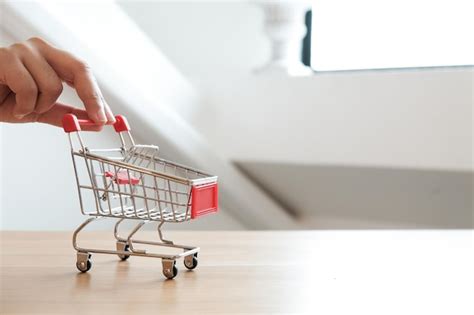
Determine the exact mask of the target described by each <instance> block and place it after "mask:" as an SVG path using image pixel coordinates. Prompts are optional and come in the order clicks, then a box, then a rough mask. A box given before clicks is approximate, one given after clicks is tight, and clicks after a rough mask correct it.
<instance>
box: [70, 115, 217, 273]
mask: <svg viewBox="0 0 474 315" xmlns="http://www.w3.org/2000/svg"><path fill="white" fill-rule="evenodd" d="M90 125H94V123H93V122H92V121H90V120H81V119H77V117H76V116H75V115H72V114H66V115H65V116H64V118H63V128H64V131H65V132H66V133H67V134H68V139H69V144H70V148H71V156H72V160H73V166H74V172H75V175H76V184H77V190H78V195H79V204H80V209H81V213H82V214H83V215H86V216H89V218H88V219H86V220H85V221H84V222H83V223H82V224H81V225H79V227H78V228H77V229H76V230H75V231H74V233H73V237H72V244H73V247H74V249H75V250H76V252H77V258H76V267H77V268H78V269H79V271H81V272H87V271H89V269H90V268H91V266H92V262H91V254H92V253H97V254H112V255H117V256H118V257H119V258H120V259H121V260H126V259H128V258H129V257H130V256H142V257H152V258H161V260H162V267H163V274H164V276H165V277H166V278H168V279H173V278H174V277H175V276H176V275H177V273H178V270H177V267H176V260H177V259H180V258H183V260H184V265H185V267H186V268H188V269H190V270H192V269H194V268H196V266H197V263H198V260H197V255H198V252H199V251H200V248H199V247H196V246H189V245H179V244H175V243H174V242H173V241H171V240H167V239H165V238H164V237H163V232H162V226H163V225H164V223H182V222H186V221H189V220H191V219H195V218H197V217H199V216H201V215H205V214H208V213H213V212H217V211H218V200H217V194H218V191H217V176H212V175H209V174H207V173H204V172H202V171H199V170H196V169H193V168H189V167H186V166H184V165H181V164H178V163H174V162H170V161H168V160H165V159H162V158H160V157H158V152H159V148H158V147H157V146H154V145H137V144H135V141H134V139H133V137H132V135H131V133H130V126H129V124H128V122H127V120H126V119H125V117H123V116H120V115H119V116H116V123H115V124H114V129H115V131H116V132H117V133H118V135H119V137H120V142H121V146H120V147H119V148H113V149H90V148H88V147H87V146H85V144H84V140H83V138H82V137H81V134H80V132H81V131H82V130H81V126H90ZM73 134H75V135H76V136H77V137H76V139H77V141H74V139H73V137H72V135H73ZM124 135H125V136H126V137H127V141H126V139H125V137H124ZM78 145H79V149H76V147H77V146H78ZM106 154H115V155H116V156H107V155H106ZM117 155H118V156H117ZM79 160H82V161H84V162H85V163H84V166H85V167H84V166H83V167H82V170H83V171H84V172H85V173H87V176H85V178H84V177H83V175H84V174H82V172H81V170H80V166H79V163H78V161H79ZM97 178H99V180H97ZM84 181H87V184H84V183H83V182H84ZM150 182H151V183H150ZM86 193H92V195H93V197H92V199H93V203H94V204H95V210H94V209H93V210H91V209H89V210H86V208H87V203H88V202H87V200H86V198H85V196H84V195H85V194H86ZM117 200H118V201H117ZM89 203H92V201H91V200H89ZM150 204H151V205H152V206H150ZM114 205H115V206H114ZM140 205H141V207H140ZM90 208H93V207H90ZM101 219H116V220H117V222H116V223H115V225H114V231H113V235H114V238H115V241H116V244H115V247H116V250H112V249H102V248H91V247H82V246H79V244H78V237H79V234H80V232H81V231H83V230H84V229H85V228H86V227H87V226H88V225H89V224H91V223H92V222H95V221H98V220H101ZM130 220H134V221H135V222H137V221H138V223H136V224H135V225H134V227H133V228H132V229H131V230H130V231H129V232H128V233H127V234H125V235H126V236H121V235H120V233H119V232H120V226H121V224H122V223H123V222H125V221H130ZM155 222H156V223H158V224H157V232H158V238H159V241H150V240H140V239H136V238H135V237H134V236H135V235H136V233H137V232H138V231H139V230H140V229H141V228H142V227H143V226H145V225H146V224H149V223H155ZM137 244H139V245H152V246H156V247H167V248H175V249H178V250H182V252H179V253H177V254H163V253H159V252H156V253H155V252H148V251H147V250H145V249H143V248H137V247H136V246H135V245H137Z"/></svg>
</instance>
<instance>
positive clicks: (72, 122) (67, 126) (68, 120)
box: [63, 114, 130, 133]
mask: <svg viewBox="0 0 474 315" xmlns="http://www.w3.org/2000/svg"><path fill="white" fill-rule="evenodd" d="M115 120H116V121H115V123H114V129H115V131H116V132H122V131H130V125H129V124H128V121H127V119H126V118H125V117H124V116H122V115H117V116H115ZM95 125H96V123H95V122H93V121H92V120H90V119H78V118H77V117H76V115H74V114H66V115H64V117H63V129H64V132H66V133H70V132H75V131H81V130H82V129H81V126H95Z"/></svg>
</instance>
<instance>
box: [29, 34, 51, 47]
mask: <svg viewBox="0 0 474 315" xmlns="http://www.w3.org/2000/svg"><path fill="white" fill-rule="evenodd" d="M27 42H28V43H30V44H32V45H34V46H42V45H47V43H46V41H45V40H44V39H42V38H40V37H36V36H33V37H31V38H29V39H28V40H27Z"/></svg>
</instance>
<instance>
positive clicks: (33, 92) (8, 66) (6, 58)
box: [0, 50, 38, 119]
mask: <svg viewBox="0 0 474 315" xmlns="http://www.w3.org/2000/svg"><path fill="white" fill-rule="evenodd" d="M0 58H1V63H2V67H1V70H0V76H1V77H2V78H3V79H2V83H4V84H6V85H7V86H8V87H9V88H10V90H12V91H13V92H14V93H15V94H16V96H15V98H16V106H15V107H14V108H13V112H12V115H14V116H15V117H16V118H18V119H21V118H22V117H23V116H26V115H28V114H30V113H32V112H33V111H34V109H35V106H36V99H37V96H38V88H37V86H36V82H35V80H34V79H33V77H32V76H31V74H30V73H29V71H28V70H27V69H26V67H25V66H24V65H23V63H22V61H21V60H20V59H19V58H18V56H17V55H15V54H12V53H10V52H9V51H6V50H2V51H0Z"/></svg>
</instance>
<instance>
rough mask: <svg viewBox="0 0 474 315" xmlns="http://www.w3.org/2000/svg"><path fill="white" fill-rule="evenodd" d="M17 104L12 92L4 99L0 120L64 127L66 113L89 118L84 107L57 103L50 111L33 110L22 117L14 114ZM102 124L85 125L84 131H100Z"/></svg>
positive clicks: (0, 108) (80, 117)
mask: <svg viewBox="0 0 474 315" xmlns="http://www.w3.org/2000/svg"><path fill="white" fill-rule="evenodd" d="M15 106H16V100H15V95H14V94H13V93H11V94H10V95H8V96H7V98H6V99H5V100H4V102H3V103H2V105H1V106H0V117H1V119H0V121H3V122H9V123H31V122H40V123H45V124H50V125H53V126H57V127H62V119H63V117H64V115H65V114H74V115H76V116H77V118H79V119H89V116H88V114H87V112H86V111H85V110H84V109H79V108H75V107H73V106H69V105H65V104H61V103H56V104H54V105H53V106H52V107H51V108H50V109H49V110H48V111H46V112H44V113H36V112H32V113H30V114H28V115H25V116H22V117H21V118H18V117H15V116H14V115H13V110H14V108H15ZM102 127H103V126H101V125H95V126H83V127H82V130H84V131H100V130H102Z"/></svg>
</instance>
